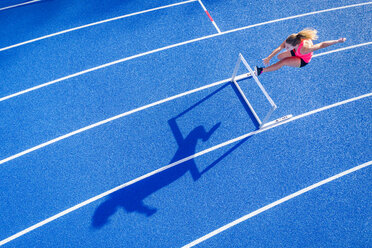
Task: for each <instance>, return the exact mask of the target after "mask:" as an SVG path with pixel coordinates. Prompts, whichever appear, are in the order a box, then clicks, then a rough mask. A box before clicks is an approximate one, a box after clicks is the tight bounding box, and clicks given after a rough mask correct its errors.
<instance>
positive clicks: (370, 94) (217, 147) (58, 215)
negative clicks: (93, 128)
mask: <svg viewBox="0 0 372 248" xmlns="http://www.w3.org/2000/svg"><path fill="white" fill-rule="evenodd" d="M370 96H372V93H369V94H365V95H361V96H358V97H354V98H351V99H348V100H345V101H341V102H338V103H335V104H332V105H328V106H324V107H322V108H319V109H315V110H313V111H310V112H307V113H304V114H301V115H298V116H295V117H293V118H292V119H289V120H287V121H284V122H281V123H278V124H276V125H273V126H270V127H267V128H262V129H259V130H256V131H253V132H250V133H247V134H245V135H242V136H240V137H237V138H235V139H232V140H229V141H226V142H224V143H221V144H219V145H216V146H213V147H211V148H209V149H206V150H203V151H201V152H198V153H195V154H194V155H191V156H189V157H186V158H184V159H181V160H179V161H176V162H174V163H172V164H169V165H167V166H164V167H161V168H159V169H157V170H155V171H152V172H150V173H147V174H146V175H143V176H141V177H138V178H136V179H133V180H132V181H129V182H127V183H124V184H122V185H120V186H118V187H115V188H113V189H110V190H108V191H106V192H104V193H102V194H100V195H97V196H95V197H92V198H90V199H88V200H86V201H84V202H82V203H79V204H77V205H75V206H73V207H71V208H69V209H66V210H64V211H62V212H60V213H58V214H56V215H54V216H52V217H49V218H48V219H46V220H44V221H41V222H39V223H37V224H35V225H33V226H31V227H29V228H26V229H24V230H23V231H20V232H18V233H16V234H14V235H12V236H10V237H8V238H6V239H4V240H2V241H0V246H1V245H4V244H6V243H8V242H10V241H12V240H14V239H16V238H19V237H21V236H23V235H25V234H26V233H29V232H31V231H33V230H35V229H37V228H39V227H41V226H44V225H46V224H48V223H50V222H52V221H54V220H56V219H58V218H60V217H62V216H64V215H67V214H69V213H71V212H73V211H75V210H77V209H79V208H82V207H84V206H86V205H88V204H90V203H92V202H94V201H97V200H99V199H101V198H103V197H105V196H108V195H109V194H112V193H114V192H116V191H118V190H120V189H123V188H125V187H128V186H129V185H131V184H134V183H136V182H138V181H141V180H143V179H145V178H148V177H150V176H153V175H155V174H157V173H159V172H162V171H164V170H167V169H169V168H171V167H174V166H176V165H179V164H181V163H184V162H186V161H188V160H191V159H194V158H197V157H199V156H202V155H204V154H206V153H209V152H212V151H214V150H217V149H219V148H221V147H224V146H227V145H230V144H232V143H235V142H237V141H240V140H243V139H245V138H248V137H250V136H253V135H255V134H258V133H261V132H264V131H267V130H269V129H272V128H275V127H278V126H281V125H283V124H284V123H288V122H291V121H294V120H297V119H300V118H303V117H306V116H309V115H313V114H316V113H319V112H321V111H324V110H328V109H331V108H334V107H337V106H341V105H344V104H347V103H350V102H353V101H357V100H360V99H363V98H366V97H370Z"/></svg>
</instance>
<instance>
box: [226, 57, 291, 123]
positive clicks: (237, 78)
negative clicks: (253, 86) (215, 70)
mask: <svg viewBox="0 0 372 248" xmlns="http://www.w3.org/2000/svg"><path fill="white" fill-rule="evenodd" d="M240 62H243V64H244V65H245V67H246V68H247V69H248V71H249V73H245V74H242V75H236V74H237V73H238V70H239V67H240ZM251 77H253V79H254V80H255V81H256V83H257V85H258V86H259V87H260V89H261V91H262V92H263V93H264V95H265V97H266V99H267V100H268V101H269V103H270V106H271V108H270V110H269V112H268V113H267V114H266V116H265V118H264V119H263V120H262V121H261V119H260V117H259V116H258V115H257V113H256V111H255V110H254V109H253V107H252V104H251V103H250V102H249V101H248V99H247V97H246V96H245V94H244V92H243V91H242V89H241V88H240V86H239V84H238V81H241V80H243V79H247V78H251ZM231 81H232V82H233V83H234V84H235V86H236V88H237V89H238V91H239V93H240V94H241V96H242V97H243V99H244V101H245V102H246V104H247V105H248V107H249V109H250V110H251V111H252V114H253V115H254V117H255V118H256V120H257V122H258V124H259V128H263V127H267V126H270V125H273V124H276V123H278V122H281V121H284V120H287V119H289V118H291V117H292V115H286V116H283V117H281V118H279V119H277V120H275V121H271V122H267V121H268V120H269V118H270V116H271V115H272V113H273V112H274V111H275V110H276V109H277V106H276V104H275V103H274V101H273V100H272V99H271V97H270V96H269V94H268V93H267V92H266V90H265V88H264V87H263V86H262V84H261V82H260V81H259V80H258V78H257V76H256V74H255V72H254V71H253V70H252V68H251V67H250V66H249V64H248V63H247V61H246V60H245V59H244V57H243V55H242V54H241V53H239V57H238V61H237V63H236V66H235V69H234V72H233V75H232V77H231Z"/></svg>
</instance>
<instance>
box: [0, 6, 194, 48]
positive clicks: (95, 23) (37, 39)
mask: <svg viewBox="0 0 372 248" xmlns="http://www.w3.org/2000/svg"><path fill="white" fill-rule="evenodd" d="M38 1H39V0H38ZM195 1H197V0H188V1H184V2H179V3H174V4H169V5H165V6H161V7H157V8H152V9H148V10H143V11H139V12H135V13H131V14H127V15H122V16H118V17H114V18H110V19H106V20H102V21H98V22H93V23H90V24H86V25H83V26H79V27H75V28H70V29H66V30H63V31H60V32H56V33H53V34H48V35H45V36H42V37H38V38H35V39H32V40H27V41H24V42H21V43H17V44H14V45H11V46H7V47H3V48H0V52H2V51H5V50H9V49H12V48H15V47H19V46H23V45H26V44H29V43H33V42H36V41H40V40H44V39H47V38H51V37H54V36H57V35H61V34H65V33H69V32H72V31H76V30H79V29H83V28H87V27H92V26H96V25H99V24H103V23H107V22H112V21H116V20H120V19H124V18H127V17H130V16H135V15H140V14H144V13H148V12H152V11H157V10H161V9H165V8H170V7H174V6H178V5H182V4H187V3H191V2H195Z"/></svg>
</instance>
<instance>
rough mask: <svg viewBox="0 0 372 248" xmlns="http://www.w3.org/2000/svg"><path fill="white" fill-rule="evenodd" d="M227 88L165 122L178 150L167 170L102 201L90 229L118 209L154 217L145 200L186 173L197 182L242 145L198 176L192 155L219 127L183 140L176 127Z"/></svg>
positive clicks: (201, 129)
mask: <svg viewBox="0 0 372 248" xmlns="http://www.w3.org/2000/svg"><path fill="white" fill-rule="evenodd" d="M227 85H228V84H226V85H224V86H222V87H221V88H219V89H218V90H216V91H215V92H213V93H212V94H210V95H208V96H207V97H205V98H204V99H202V100H201V101H199V102H198V103H196V104H195V105H193V106H191V107H190V108H188V109H187V110H185V111H184V112H182V113H181V114H179V115H178V116H176V117H174V118H172V119H170V120H168V124H169V126H170V128H171V130H172V133H173V135H174V138H175V140H176V141H177V144H178V149H177V151H176V152H175V154H174V156H173V158H172V160H171V161H170V163H169V166H168V167H167V169H164V170H162V171H160V172H158V173H156V174H154V175H151V176H148V177H146V178H144V179H142V180H140V181H138V182H136V183H133V184H130V185H128V186H127V187H125V188H123V189H121V190H118V191H116V192H114V193H112V194H110V195H109V197H108V198H107V199H106V201H104V202H103V203H102V204H101V205H99V206H98V208H97V209H96V210H95V212H94V215H93V218H92V227H93V228H95V229H99V228H102V227H103V226H104V225H106V224H107V223H108V222H109V218H110V217H111V216H112V215H114V214H115V213H116V211H118V210H119V209H120V208H123V209H124V210H125V211H126V212H128V213H133V212H136V213H140V214H143V215H145V216H148V217H149V216H152V215H153V214H155V213H156V211H157V209H156V208H155V207H153V206H148V205H146V203H145V202H144V200H145V199H146V197H148V196H150V195H152V194H153V193H155V192H157V191H158V190H160V189H162V188H164V187H166V186H168V185H169V184H171V183H173V182H174V181H176V180H177V179H179V178H180V177H182V176H183V175H185V174H186V173H187V172H190V174H191V177H192V179H193V180H194V181H196V180H198V179H199V178H200V177H201V175H202V174H204V173H206V172H208V171H209V170H210V169H212V168H213V167H214V166H215V165H216V164H217V163H219V162H220V161H221V160H222V159H223V158H225V157H226V156H227V155H228V154H230V153H231V152H232V151H233V150H235V149H236V148H237V147H239V146H240V145H241V144H243V143H244V142H245V140H246V139H245V140H242V141H240V142H239V143H238V144H237V145H235V146H234V147H232V148H231V149H230V150H228V151H227V152H226V153H225V154H223V155H222V156H221V157H220V158H218V159H217V160H216V161H214V162H213V163H212V164H210V165H209V166H207V167H206V169H204V170H203V171H202V172H200V171H199V169H198V167H197V165H196V163H195V161H194V157H193V156H194V155H195V152H196V146H197V143H198V142H200V141H203V142H206V141H208V140H209V139H210V138H211V136H212V135H213V133H215V131H216V130H217V129H218V128H219V127H220V125H221V123H220V122H218V123H216V124H215V125H214V126H213V127H212V128H211V129H210V130H205V128H204V127H203V126H197V127H195V128H194V129H193V130H192V131H191V132H190V133H189V134H188V135H187V136H186V137H183V135H182V133H181V130H180V128H179V126H178V124H177V118H179V117H181V116H183V115H184V114H186V113H187V112H189V111H191V110H192V109H193V108H195V107H196V106H198V105H199V104H201V103H202V102H204V101H206V100H207V99H209V98H210V97H212V96H213V95H214V94H216V93H217V92H219V91H220V90H222V89H223V88H225V87H226V86H227Z"/></svg>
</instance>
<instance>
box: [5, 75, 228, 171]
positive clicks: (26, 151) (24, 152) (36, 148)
mask: <svg viewBox="0 0 372 248" xmlns="http://www.w3.org/2000/svg"><path fill="white" fill-rule="evenodd" d="M227 82H230V78H229V79H225V80H222V81H219V82H216V83H213V84H209V85H206V86H203V87H200V88H196V89H193V90H190V91H186V92H183V93H181V94H178V95H175V96H172V97H169V98H166V99H163V100H160V101H157V102H154V103H151V104H148V105H145V106H142V107H139V108H136V109H133V110H130V111H128V112H125V113H122V114H119V115H116V116H113V117H111V118H108V119H105V120H103V121H100V122H97V123H94V124H92V125H89V126H86V127H83V128H80V129H78V130H76V131H73V132H71V133H68V134H65V135H62V136H60V137H57V138H55V139H52V140H50V141H48V142H45V143H42V144H40V145H38V146H35V147H32V148H30V149H27V150H25V151H23V152H20V153H17V154H15V155H12V156H10V157H8V158H5V159H2V160H0V164H4V163H6V162H8V161H11V160H13V159H16V158H19V157H21V156H23V155H26V154H28V153H30V152H33V151H36V150H38V149H40V148H43V147H45V146H48V145H51V144H53V143H56V142H58V141H61V140H64V139H66V138H69V137H71V136H73V135H76V134H78V133H82V132H84V131H87V130H89V129H92V128H95V127H98V126H101V125H103V124H106V123H108V122H111V121H114V120H116V119H119V118H122V117H124V116H128V115H131V114H134V113H136V112H139V111H142V110H145V109H148V108H151V107H154V106H156V105H160V104H162V103H165V102H169V101H172V100H174V99H177V98H180V97H183V96H186V95H189V94H192V93H195V92H198V91H202V90H205V89H208V88H211V87H214V86H217V85H220V84H223V83H227Z"/></svg>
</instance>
